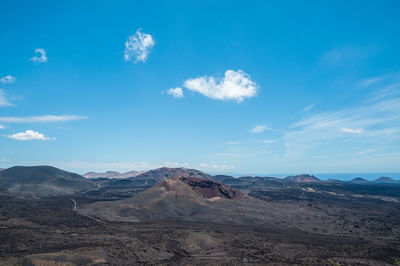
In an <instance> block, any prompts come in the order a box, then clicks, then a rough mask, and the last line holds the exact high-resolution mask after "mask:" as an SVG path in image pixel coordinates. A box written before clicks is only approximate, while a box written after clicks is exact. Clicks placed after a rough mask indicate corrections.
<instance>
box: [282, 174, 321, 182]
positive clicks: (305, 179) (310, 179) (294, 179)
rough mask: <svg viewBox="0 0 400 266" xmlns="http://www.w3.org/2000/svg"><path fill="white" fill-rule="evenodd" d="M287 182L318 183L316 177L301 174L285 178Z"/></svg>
mask: <svg viewBox="0 0 400 266" xmlns="http://www.w3.org/2000/svg"><path fill="white" fill-rule="evenodd" d="M285 180H287V181H292V182H304V183H310V182H320V181H321V180H319V179H318V178H317V177H315V176H313V175H307V174H302V175H295V176H287V177H286V178H285Z"/></svg>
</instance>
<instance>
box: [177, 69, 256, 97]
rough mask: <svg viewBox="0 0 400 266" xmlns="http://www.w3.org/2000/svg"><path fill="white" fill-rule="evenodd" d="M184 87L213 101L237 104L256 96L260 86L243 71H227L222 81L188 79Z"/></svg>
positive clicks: (211, 78) (215, 79)
mask: <svg viewBox="0 0 400 266" xmlns="http://www.w3.org/2000/svg"><path fill="white" fill-rule="evenodd" d="M183 86H184V87H185V88H187V89H189V90H192V91H195V92H199V93H201V94H203V95H204V96H206V97H208V98H211V99H217V100H236V101H237V102H241V101H243V100H244V99H245V98H251V97H254V96H256V94H257V90H258V85H257V84H256V83H255V82H254V81H252V80H251V79H250V76H249V75H248V74H246V73H245V72H243V71H242V70H238V71H233V70H227V71H226V72H225V76H224V78H222V79H217V78H215V77H207V76H204V77H198V78H194V79H188V80H186V81H185V83H184V84H183Z"/></svg>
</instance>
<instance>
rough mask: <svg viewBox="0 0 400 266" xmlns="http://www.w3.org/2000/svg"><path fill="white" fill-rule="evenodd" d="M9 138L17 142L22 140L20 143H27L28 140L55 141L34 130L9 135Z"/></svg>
mask: <svg viewBox="0 0 400 266" xmlns="http://www.w3.org/2000/svg"><path fill="white" fill-rule="evenodd" d="M7 137H8V138H10V139H15V140H20V141H26V140H55V138H50V137H47V136H45V135H43V134H42V133H39V132H37V131H33V130H30V129H28V130H26V131H25V132H20V133H15V134H11V135H7Z"/></svg>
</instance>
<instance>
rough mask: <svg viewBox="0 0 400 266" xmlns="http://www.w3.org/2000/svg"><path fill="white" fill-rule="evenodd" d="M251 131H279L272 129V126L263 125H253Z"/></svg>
mask: <svg viewBox="0 0 400 266" xmlns="http://www.w3.org/2000/svg"><path fill="white" fill-rule="evenodd" d="M250 131H251V133H256V134H257V133H262V132H264V131H273V132H279V130H277V129H274V128H270V127H267V126H264V125H257V126H255V127H253V128H252V129H251V130H250Z"/></svg>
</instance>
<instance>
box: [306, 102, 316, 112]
mask: <svg viewBox="0 0 400 266" xmlns="http://www.w3.org/2000/svg"><path fill="white" fill-rule="evenodd" d="M316 104H317V103H312V104H310V105H307V106H306V107H305V108H304V111H305V112H308V111H310V110H311V109H313V108H314V106H315V105H316Z"/></svg>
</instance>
